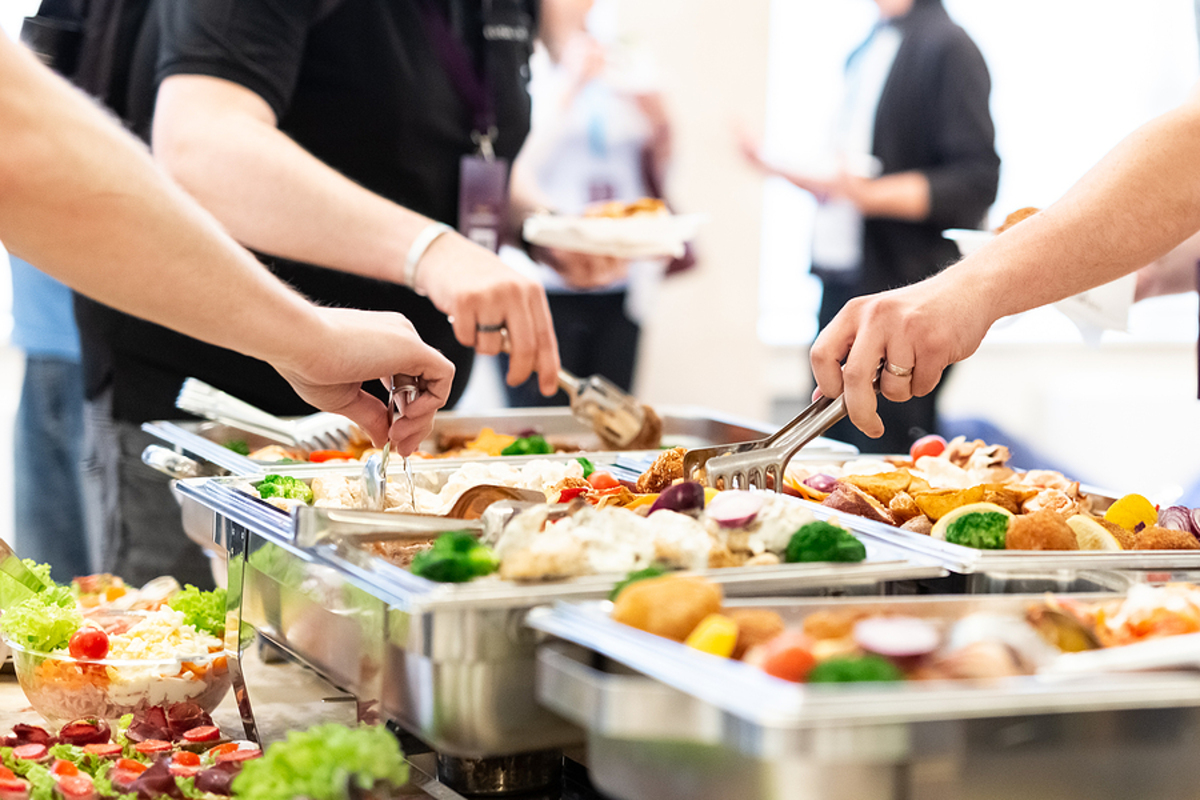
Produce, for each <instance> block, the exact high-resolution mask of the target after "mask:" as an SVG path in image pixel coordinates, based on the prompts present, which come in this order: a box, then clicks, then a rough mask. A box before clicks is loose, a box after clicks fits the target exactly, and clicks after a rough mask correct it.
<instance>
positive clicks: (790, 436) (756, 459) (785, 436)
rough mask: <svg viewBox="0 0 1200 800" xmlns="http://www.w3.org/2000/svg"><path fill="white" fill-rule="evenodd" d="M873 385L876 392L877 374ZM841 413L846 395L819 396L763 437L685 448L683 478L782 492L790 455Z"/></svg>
mask: <svg viewBox="0 0 1200 800" xmlns="http://www.w3.org/2000/svg"><path fill="white" fill-rule="evenodd" d="M881 366H882V365H881ZM874 386H875V391H876V392H878V391H879V374H878V373H876V375H875V381H874ZM844 416H846V399H845V396H840V397H836V398H829V397H818V398H817V399H816V401H815V402H813V404H812V405H810V406H809V407H808V408H806V409H804V410H803V411H801V412H800V413H799V414H798V415H797V416H796V417H795V418H794V419H793V420H792V421H791V422H789V423H788V424H786V425H784V426H783V427H782V428H780V429H779V430H778V431H776V432H775V433H773V434H771V435H770V436H768V437H766V438H765V439H758V440H756V441H753V442H742V443H740V444H733V445H717V446H715V447H697V448H694V449H692V450H688V451H687V453H685V454H684V456H683V479H684V480H688V481H700V482H701V483H703V484H704V485H706V486H711V487H713V488H717V489H751V488H754V489H770V488H773V489H774V490H775V491H776V492H782V491H783V476H784V470H786V469H787V465H788V462H789V461H791V460H792V457H793V456H794V455H796V453H797V452H799V450H800V448H802V447H804V446H805V445H806V444H808V443H809V442H811V441H812V440H814V439H816V438H817V437H818V436H820V435H821V434H823V433H825V432H826V431H827V430H829V429H830V428H832V427H833V426H834V424H835V423H836V422H837V421H838V420H840V419H841V418H842V417H844Z"/></svg>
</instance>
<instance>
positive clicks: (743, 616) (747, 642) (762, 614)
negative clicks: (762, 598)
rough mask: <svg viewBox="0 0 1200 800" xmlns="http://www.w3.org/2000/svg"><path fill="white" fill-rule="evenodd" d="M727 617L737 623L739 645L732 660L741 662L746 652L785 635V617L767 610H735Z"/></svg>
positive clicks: (734, 650)
mask: <svg viewBox="0 0 1200 800" xmlns="http://www.w3.org/2000/svg"><path fill="white" fill-rule="evenodd" d="M725 616H727V617H729V618H730V619H731V620H733V621H734V622H736V623H737V628H738V637H737V644H736V645H734V647H733V655H731V656H730V658H733V659H736V660H739V661H740V660H741V658H742V656H744V655H746V651H747V650H749V649H750V648H751V647H754V646H755V645H760V644H763V643H764V642H769V641H770V640H772V639H774V638H775V637H776V636H778V635H779V634H781V633H783V628H784V625H783V617H781V616H779V615H778V614H776V613H775V612H774V611H769V610H768V609H765V608H735V609H732V610H729V611H726V612H725Z"/></svg>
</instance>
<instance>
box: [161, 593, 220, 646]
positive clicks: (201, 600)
mask: <svg viewBox="0 0 1200 800" xmlns="http://www.w3.org/2000/svg"><path fill="white" fill-rule="evenodd" d="M167 605H169V606H170V607H171V608H173V609H175V610H176V611H179V612H181V613H182V614H183V621H184V623H185V624H187V625H191V626H192V627H194V628H195V629H196V630H198V631H204V632H206V633H211V634H212V635H213V636H224V635H225V590H224V589H213V590H212V591H211V592H202V591H200V590H199V589H197V588H196V587H195V586H192V585H191V584H190V583H189V584H188V585H187V586H184V587H183V590H182V591H179V592H176V593H175V596H174V597H172V598H171V599H170V601H169V602H168V603H167Z"/></svg>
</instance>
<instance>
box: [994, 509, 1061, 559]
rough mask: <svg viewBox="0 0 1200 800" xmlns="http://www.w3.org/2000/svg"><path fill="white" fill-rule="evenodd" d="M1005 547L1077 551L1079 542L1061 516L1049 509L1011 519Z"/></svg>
mask: <svg viewBox="0 0 1200 800" xmlns="http://www.w3.org/2000/svg"><path fill="white" fill-rule="evenodd" d="M1005 547H1006V548H1007V549H1009V550H1078V549H1079V540H1078V539H1077V538H1076V537H1075V531H1073V530H1071V526H1070V525H1068V524H1067V521H1066V519H1064V518H1063V516H1062V515H1061V514H1059V513H1057V512H1055V511H1053V510H1051V509H1049V508H1044V509H1042V510H1041V511H1038V512H1036V513H1034V514H1026V515H1024V516H1017V517H1013V519H1012V522H1010V523H1009V525H1008V535H1007V537H1006V538H1005Z"/></svg>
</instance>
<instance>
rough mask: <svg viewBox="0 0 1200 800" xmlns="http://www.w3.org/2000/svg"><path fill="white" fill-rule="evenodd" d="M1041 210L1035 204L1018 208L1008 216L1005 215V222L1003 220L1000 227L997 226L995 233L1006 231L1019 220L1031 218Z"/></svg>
mask: <svg viewBox="0 0 1200 800" xmlns="http://www.w3.org/2000/svg"><path fill="white" fill-rule="evenodd" d="M1040 210H1041V209H1038V208H1036V207H1034V206H1025V207H1024V208H1018V209H1017V210H1016V211H1014V212H1012V213H1011V214H1009V215H1008V216H1007V217H1005V218H1004V222H1002V223H1001V224H1000V227H998V228H996V230H995V231H994V232H995V233H1004V232H1005V231H1006V230H1008V229H1009V228H1011V227H1012V226H1013V225H1016V224H1017V223H1018V222H1022V221H1023V220H1027V219H1029V218H1030V217H1032V216H1033V215H1034V214H1036V213H1038V211H1040Z"/></svg>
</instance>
